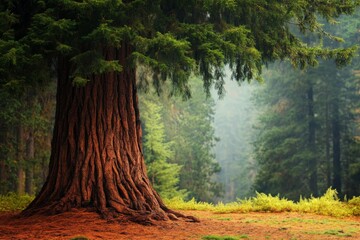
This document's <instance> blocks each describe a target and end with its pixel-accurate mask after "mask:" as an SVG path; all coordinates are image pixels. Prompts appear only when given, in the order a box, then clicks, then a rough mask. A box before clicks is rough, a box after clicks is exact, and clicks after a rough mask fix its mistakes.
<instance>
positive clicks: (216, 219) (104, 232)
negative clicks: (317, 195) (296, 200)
mask: <svg viewBox="0 0 360 240" xmlns="http://www.w3.org/2000/svg"><path fill="white" fill-rule="evenodd" d="M185 213H186V214H188V215H194V216H197V217H199V218H200V219H201V222H200V223H189V222H185V221H175V222H172V221H169V222H160V223H159V224H158V225H156V226H142V225H138V224H133V223H115V222H107V221H106V220H103V219H100V218H99V216H98V215H97V214H96V213H91V212H68V213H64V214H61V215H57V216H47V217H37V218H27V219H18V218H16V213H0V239H6V240H8V239H49V240H50V239H66V240H69V239H72V238H75V237H79V236H83V237H86V238H88V239H106V240H111V239H134V240H137V239H138V240H147V239H149V240H150V239H151V240H153V239H154V240H155V239H202V237H204V236H207V235H216V236H232V237H239V238H241V239H289V240H295V239H301V240H303V239H305V240H306V239H360V217H353V218H332V217H325V216H318V215H310V214H298V213H275V214H274V213H247V214H214V213H210V212H204V211H186V212H185Z"/></svg>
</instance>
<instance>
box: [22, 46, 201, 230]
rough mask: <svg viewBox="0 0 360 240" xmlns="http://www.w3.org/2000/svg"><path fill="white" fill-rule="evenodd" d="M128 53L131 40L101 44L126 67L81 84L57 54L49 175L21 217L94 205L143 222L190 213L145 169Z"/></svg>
mask: <svg viewBox="0 0 360 240" xmlns="http://www.w3.org/2000/svg"><path fill="white" fill-rule="evenodd" d="M130 53H131V47H130V46H128V45H126V44H123V46H122V47H121V49H119V50H118V49H113V48H104V50H103V54H104V56H105V58H106V59H108V60H113V59H117V60H119V61H120V64H121V65H122V66H123V67H124V69H123V71H122V72H121V73H114V72H112V73H107V74H102V75H93V76H92V77H91V79H90V81H89V82H88V83H87V84H86V85H85V86H84V87H76V86H73V84H72V80H71V79H70V78H69V75H70V68H69V62H68V61H67V60H66V59H60V60H59V63H58V64H59V65H58V69H59V72H58V89H57V107H56V116H55V128H54V134H53V141H52V151H51V158H50V167H49V174H48V177H47V180H46V183H45V185H44V186H43V188H42V190H41V192H40V193H39V195H38V196H37V197H36V199H35V200H34V201H33V202H32V203H31V204H30V205H29V207H28V208H27V209H25V210H24V212H23V215H32V214H41V213H50V214H54V213H60V212H64V211H68V210H69V209H71V208H81V207H90V208H95V209H96V210H97V211H98V212H99V213H101V214H102V216H104V217H114V216H118V215H119V214H120V215H123V216H124V215H125V216H128V218H129V219H131V220H133V221H138V222H142V223H144V222H148V221H150V222H151V221H152V220H154V219H155V220H167V219H169V218H170V219H175V218H177V217H186V216H184V215H182V214H180V213H176V212H173V211H171V210H170V209H168V208H167V207H166V206H165V205H164V203H163V202H162V200H161V199H160V196H159V195H158V194H157V193H156V192H155V190H154V189H153V187H152V186H151V184H150V181H149V179H148V176H147V174H146V169H145V163H144V157H143V155H142V147H141V137H142V133H141V126H140V118H139V109H138V99H137V91H136V80H135V71H134V70H133V69H129V68H127V66H126V63H125V61H126V58H127V57H128V56H129V55H130ZM188 218H190V219H192V220H196V219H195V218H193V217H188Z"/></svg>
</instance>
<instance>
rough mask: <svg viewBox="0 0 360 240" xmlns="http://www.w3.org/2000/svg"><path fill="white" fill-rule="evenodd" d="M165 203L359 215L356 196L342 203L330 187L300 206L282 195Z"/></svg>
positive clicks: (207, 208)
mask: <svg viewBox="0 0 360 240" xmlns="http://www.w3.org/2000/svg"><path fill="white" fill-rule="evenodd" d="M165 203H166V204H167V205H168V206H169V207H170V208H173V209H176V210H200V211H204V210H205V211H211V212H215V213H234V212H237V213H247V212H299V213H315V214H320V215H327V216H334V217H345V216H360V197H354V198H353V199H351V200H350V201H348V202H346V201H345V202H344V201H340V199H339V197H338V195H337V192H336V190H334V189H331V188H329V189H328V190H327V191H326V193H325V194H324V195H323V196H321V197H318V198H315V197H311V198H309V199H306V198H301V200H300V201H299V202H297V203H296V202H293V201H291V200H288V199H286V198H281V197H280V196H279V195H277V196H272V195H271V194H268V195H267V194H264V193H256V197H253V198H249V199H245V200H238V201H237V202H232V203H226V204H224V203H222V202H220V203H218V204H216V205H215V204H211V203H204V202H196V201H195V200H194V199H192V200H190V201H188V202H186V201H184V200H183V199H180V198H175V199H167V200H165Z"/></svg>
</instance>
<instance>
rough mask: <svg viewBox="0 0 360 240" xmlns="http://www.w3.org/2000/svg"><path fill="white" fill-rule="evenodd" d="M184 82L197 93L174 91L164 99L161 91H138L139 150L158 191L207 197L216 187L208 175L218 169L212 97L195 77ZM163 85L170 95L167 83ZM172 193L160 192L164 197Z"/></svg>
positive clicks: (198, 197) (200, 197)
mask: <svg viewBox="0 0 360 240" xmlns="http://www.w3.org/2000/svg"><path fill="white" fill-rule="evenodd" d="M140 74H141V73H140ZM190 82H191V84H192V86H193V89H194V92H196V93H197V94H196V95H194V96H193V98H191V99H189V100H187V101H184V100H183V99H182V97H181V96H178V95H177V96H174V97H172V98H171V99H169V98H167V97H166V94H164V95H165V96H164V95H163V96H161V97H156V96H152V97H151V96H150V95H148V94H142V93H141V94H140V110H141V112H142V114H141V118H142V121H143V123H144V124H143V127H144V128H143V129H144V138H143V139H144V143H143V146H144V156H145V161H146V164H147V168H148V175H149V178H150V180H151V181H152V182H153V183H154V184H155V188H156V189H157V190H158V191H160V194H161V195H162V196H165V195H164V194H166V192H167V193H171V192H172V191H173V193H175V192H177V193H178V194H180V193H181V196H182V197H185V196H186V195H187V197H188V198H193V197H195V198H196V199H197V200H203V201H211V200H212V199H213V196H214V195H219V190H220V186H219V185H218V184H217V183H216V182H215V181H214V180H213V179H212V177H213V175H214V173H216V172H217V171H219V165H218V164H217V163H216V162H215V158H214V155H213V154H212V147H213V146H214V141H215V137H214V129H213V127H212V125H211V123H212V115H213V109H212V106H213V102H212V99H210V98H208V99H207V98H206V94H205V92H204V91H202V86H201V81H200V79H198V78H192V79H190ZM163 90H164V93H169V95H171V92H172V89H171V88H170V86H169V87H168V88H164V89H163ZM201 92H202V93H201ZM177 187H178V188H179V189H181V190H180V191H177V190H176V188H177ZM185 190H186V193H187V194H184V193H185ZM170 195H172V196H170ZM174 196H176V195H175V194H166V197H167V198H169V197H170V198H171V197H174Z"/></svg>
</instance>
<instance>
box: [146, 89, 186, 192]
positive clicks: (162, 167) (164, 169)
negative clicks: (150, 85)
mask: <svg viewBox="0 0 360 240" xmlns="http://www.w3.org/2000/svg"><path fill="white" fill-rule="evenodd" d="M145 97H146V96H144V95H142V98H140V109H141V112H142V117H141V119H142V120H143V126H144V127H143V129H144V139H143V149H144V150H143V151H144V156H145V163H146V167H147V174H148V176H149V178H150V181H151V183H152V185H153V186H154V188H155V190H156V191H157V192H158V193H159V194H160V196H161V197H163V198H167V199H170V198H173V197H181V198H184V197H185V191H184V190H182V191H180V190H178V184H179V174H180V169H181V166H179V165H178V164H175V163H169V161H170V159H171V158H173V156H174V151H173V150H172V145H173V142H165V129H164V123H163V120H162V116H161V109H162V107H161V105H160V104H159V103H157V102H155V101H154V100H151V99H148V98H149V97H148V98H145Z"/></svg>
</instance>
